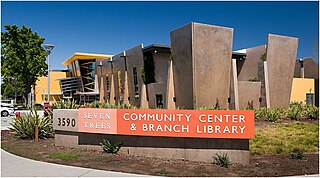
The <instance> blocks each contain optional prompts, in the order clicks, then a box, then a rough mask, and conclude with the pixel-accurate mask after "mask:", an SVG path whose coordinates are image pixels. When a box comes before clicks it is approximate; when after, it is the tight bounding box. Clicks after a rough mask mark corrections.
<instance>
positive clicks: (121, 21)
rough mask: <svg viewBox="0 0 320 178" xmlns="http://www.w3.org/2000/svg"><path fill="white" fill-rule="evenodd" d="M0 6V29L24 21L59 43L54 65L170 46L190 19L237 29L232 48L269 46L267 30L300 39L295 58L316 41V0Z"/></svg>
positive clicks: (311, 48)
mask: <svg viewBox="0 0 320 178" xmlns="http://www.w3.org/2000/svg"><path fill="white" fill-rule="evenodd" d="M1 6H2V9H1V10H2V12H1V23H2V26H1V31H3V30H4V29H3V25H4V24H11V25H13V24H16V25H18V26H20V27H21V25H22V24H25V25H26V26H28V27H31V28H32V30H33V31H36V32H37V33H38V34H39V35H40V36H42V37H44V38H45V39H46V43H51V44H54V45H55V48H54V50H53V51H52V53H51V56H50V63H51V66H52V68H53V69H65V68H66V67H64V66H63V65H62V62H63V61H64V60H65V59H67V58H69V57H70V56H71V55H72V54H73V53H75V52H89V53H102V54H117V53H120V52H121V51H123V50H126V49H129V48H131V47H133V46H135V45H137V44H140V43H143V44H144V45H145V46H147V45H150V44H166V45H170V31H172V30H173V29H175V28H178V27H180V26H182V25H185V24H187V23H189V22H201V23H207V24H212V25H220V26H226V27H232V28H234V39H233V50H237V49H242V48H248V47H253V46H258V45H262V44H265V43H266V37H267V34H268V33H273V34H280V35H287V36H293V37H298V38H299V48H298V54H297V57H312V56H314V51H315V50H314V46H315V44H316V43H318V31H319V24H318V23H319V13H318V6H319V3H318V2H3V1H2V2H1ZM316 49H317V50H318V48H316ZM316 53H318V52H316Z"/></svg>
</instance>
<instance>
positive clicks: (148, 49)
mask: <svg viewBox="0 0 320 178" xmlns="http://www.w3.org/2000/svg"><path fill="white" fill-rule="evenodd" d="M154 51H157V52H160V53H169V54H170V53H171V52H170V47H169V46H167V45H159V44H152V45H149V46H146V47H144V48H142V52H154Z"/></svg>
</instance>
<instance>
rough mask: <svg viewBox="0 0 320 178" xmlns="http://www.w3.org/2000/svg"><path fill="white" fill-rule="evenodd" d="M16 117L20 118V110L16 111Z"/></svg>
mask: <svg viewBox="0 0 320 178" xmlns="http://www.w3.org/2000/svg"><path fill="white" fill-rule="evenodd" d="M16 119H18V120H19V119H20V112H16Z"/></svg>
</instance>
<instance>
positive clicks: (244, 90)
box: [238, 81, 261, 109]
mask: <svg viewBox="0 0 320 178" xmlns="http://www.w3.org/2000/svg"><path fill="white" fill-rule="evenodd" d="M238 88H239V109H246V108H247V107H248V102H252V101H253V107H254V108H259V107H260V103H259V97H260V89H261V82H248V81H238Z"/></svg>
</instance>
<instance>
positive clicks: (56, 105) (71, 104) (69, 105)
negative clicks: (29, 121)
mask: <svg viewBox="0 0 320 178" xmlns="http://www.w3.org/2000/svg"><path fill="white" fill-rule="evenodd" d="M79 107H80V105H78V104H77V103H76V101H74V100H73V99H72V100H69V99H68V100H63V101H56V100H54V102H53V109H78V108H79Z"/></svg>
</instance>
